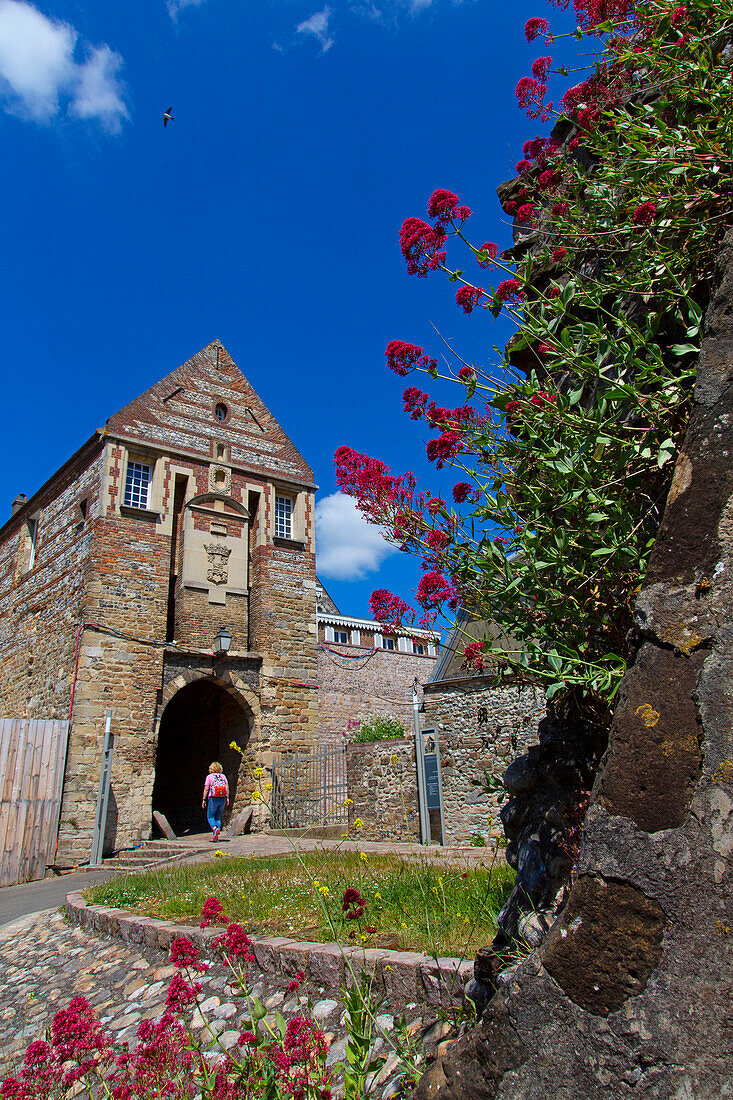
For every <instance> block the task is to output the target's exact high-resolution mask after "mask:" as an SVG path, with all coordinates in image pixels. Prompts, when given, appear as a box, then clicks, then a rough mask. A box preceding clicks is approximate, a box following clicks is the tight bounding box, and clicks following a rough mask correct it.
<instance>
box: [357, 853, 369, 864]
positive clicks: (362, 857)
mask: <svg viewBox="0 0 733 1100" xmlns="http://www.w3.org/2000/svg"><path fill="white" fill-rule="evenodd" d="M359 859H360V860H361V862H362V863H366V862H367V854H366V852H359Z"/></svg>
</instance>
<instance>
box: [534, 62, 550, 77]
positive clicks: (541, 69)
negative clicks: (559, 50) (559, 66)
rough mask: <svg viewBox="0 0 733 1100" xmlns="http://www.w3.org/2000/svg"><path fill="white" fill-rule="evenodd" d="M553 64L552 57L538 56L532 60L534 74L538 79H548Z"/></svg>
mask: <svg viewBox="0 0 733 1100" xmlns="http://www.w3.org/2000/svg"><path fill="white" fill-rule="evenodd" d="M551 64H552V58H551V57H538V58H537V59H536V60H535V61H533V62H532V76H534V77H536V78H537V80H542V81H544V80H547V74H548V73H549V71H550V65H551Z"/></svg>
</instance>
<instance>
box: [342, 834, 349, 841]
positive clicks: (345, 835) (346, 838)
mask: <svg viewBox="0 0 733 1100" xmlns="http://www.w3.org/2000/svg"><path fill="white" fill-rule="evenodd" d="M341 839H342V840H348V839H349V834H348V833H342V834H341Z"/></svg>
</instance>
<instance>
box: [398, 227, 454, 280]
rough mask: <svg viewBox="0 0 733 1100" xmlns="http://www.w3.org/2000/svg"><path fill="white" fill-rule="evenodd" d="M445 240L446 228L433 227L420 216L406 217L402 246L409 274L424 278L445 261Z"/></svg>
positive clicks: (401, 232)
mask: <svg viewBox="0 0 733 1100" xmlns="http://www.w3.org/2000/svg"><path fill="white" fill-rule="evenodd" d="M445 240H446V232H445V230H444V229H442V228H440V227H437V228H435V229H433V227H432V225H428V223H427V222H424V221H422V220H421V219H420V218H406V219H405V221H404V222H403V223H402V228H401V229H400V248H401V249H402V255H403V256H404V257H405V261H406V263H407V270H408V272H409V274H410V275H417V276H419V277H421V278H423V277H424V276H425V275H427V273H428V271H434V270H435V269H436V268H437V267H440V265H441V264H442V263H445V252H444V251H443V245H444V244H445Z"/></svg>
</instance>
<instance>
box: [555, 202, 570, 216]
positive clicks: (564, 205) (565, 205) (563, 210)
mask: <svg viewBox="0 0 733 1100" xmlns="http://www.w3.org/2000/svg"><path fill="white" fill-rule="evenodd" d="M552 213H553V214H554V215H555V217H556V218H562V217H564V216H565V215H566V214H569V213H570V203H569V202H556V203H555V205H554V206H553V208H552Z"/></svg>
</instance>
